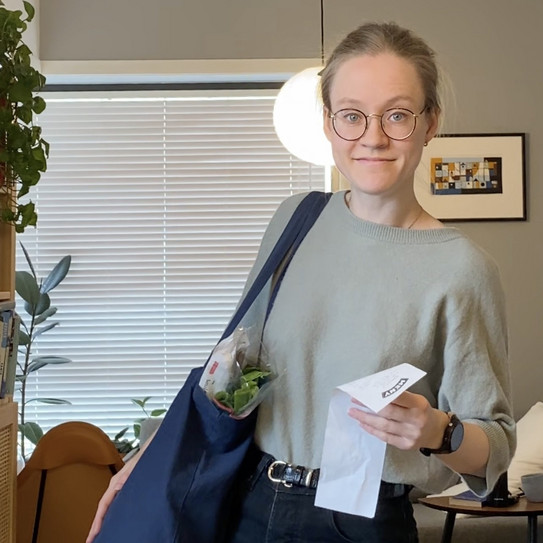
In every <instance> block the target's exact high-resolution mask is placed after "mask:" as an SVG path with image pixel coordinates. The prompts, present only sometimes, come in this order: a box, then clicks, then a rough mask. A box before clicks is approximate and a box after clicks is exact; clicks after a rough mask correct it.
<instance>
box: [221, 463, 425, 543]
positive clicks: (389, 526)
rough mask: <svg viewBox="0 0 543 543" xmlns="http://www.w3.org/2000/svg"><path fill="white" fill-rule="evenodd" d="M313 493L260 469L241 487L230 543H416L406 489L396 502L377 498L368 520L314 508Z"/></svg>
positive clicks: (383, 497)
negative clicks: (272, 476)
mask: <svg viewBox="0 0 543 543" xmlns="http://www.w3.org/2000/svg"><path fill="white" fill-rule="evenodd" d="M315 492H316V491H315V490H312V489H309V488H305V487H297V486H292V487H290V488H287V487H285V486H284V485H283V484H281V483H274V482H272V481H270V480H269V479H268V475H267V469H266V466H265V465H262V462H261V463H260V465H258V466H257V467H256V468H255V470H254V471H253V472H252V473H251V474H250V475H248V476H246V477H245V478H244V479H243V480H242V481H241V484H240V487H239V495H238V496H237V500H238V507H236V508H234V509H237V510H238V513H237V515H236V518H233V519H232V524H231V527H230V528H231V531H230V536H229V539H228V541H229V542H230V543H287V542H288V543H302V542H307V543H334V542H337V543H345V542H352V543H353V542H354V543H417V542H418V536H417V526H416V523H415V519H414V517H413V507H412V505H411V502H410V501H409V489H408V488H406V492H405V493H404V494H403V495H401V496H397V497H386V496H384V493H383V492H381V495H380V497H379V501H378V504H377V511H376V514H375V517H374V518H372V519H369V518H365V517H360V516H355V515H349V514H346V513H338V512H336V511H331V510H329V509H323V508H320V507H316V506H315V505H314V501H315Z"/></svg>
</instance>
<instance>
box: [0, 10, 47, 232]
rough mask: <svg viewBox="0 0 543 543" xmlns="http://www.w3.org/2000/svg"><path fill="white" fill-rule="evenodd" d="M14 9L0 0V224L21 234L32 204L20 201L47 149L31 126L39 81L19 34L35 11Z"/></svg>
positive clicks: (38, 104)
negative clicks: (11, 227)
mask: <svg viewBox="0 0 543 543" xmlns="http://www.w3.org/2000/svg"><path fill="white" fill-rule="evenodd" d="M23 5H24V9H25V12H26V13H25V15H23V12H22V11H20V10H9V9H7V8H6V7H4V3H3V2H2V0H0V67H1V70H0V221H2V222H5V223H9V224H12V225H14V226H15V231H16V232H17V233H21V232H23V231H24V229H25V228H26V227H27V226H35V225H36V221H37V218H38V216H37V213H36V210H35V206H34V203H33V202H32V201H26V202H25V203H23V202H22V201H21V198H23V197H24V196H25V195H27V194H28V192H29V189H30V187H32V186H34V185H36V184H37V183H38V181H39V180H40V177H41V174H42V173H43V172H45V170H46V168H47V157H48V155H49V145H48V143H47V142H46V141H45V140H44V139H43V138H42V136H41V128H40V127H39V126H38V125H37V124H35V122H34V115H37V114H39V113H41V112H42V111H43V110H44V109H45V101H44V99H43V98H41V97H40V96H37V95H36V92H38V91H39V90H41V89H42V88H43V86H44V84H45V77H44V76H43V75H42V74H41V73H40V72H39V71H38V70H36V69H35V68H34V67H33V66H32V64H31V55H32V52H31V51H30V49H29V48H28V46H27V45H26V44H25V42H24V41H23V33H24V31H25V30H26V28H27V25H28V23H29V22H30V21H32V19H33V18H34V14H35V10H34V8H33V6H32V5H31V4H30V3H29V2H23Z"/></svg>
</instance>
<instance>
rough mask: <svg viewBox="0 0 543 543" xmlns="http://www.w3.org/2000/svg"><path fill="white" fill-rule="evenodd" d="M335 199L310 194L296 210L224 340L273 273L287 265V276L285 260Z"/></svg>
mask: <svg viewBox="0 0 543 543" xmlns="http://www.w3.org/2000/svg"><path fill="white" fill-rule="evenodd" d="M331 196H332V193H331V192H326V193H325V192H318V191H313V192H310V193H309V194H308V195H307V196H306V197H305V198H304V199H303V200H302V201H301V202H300V203H299V204H298V207H297V208H296V210H295V211H294V213H293V215H292V217H291V218H290V220H289V222H288V224H287V225H286V227H285V229H284V230H283V232H282V234H281V236H280V237H279V239H278V240H277V243H276V244H275V247H274V248H273V250H272V252H271V253H270V255H269V256H268V259H267V260H266V262H265V263H264V265H263V266H262V269H261V270H260V273H259V274H258V275H257V277H256V279H255V280H254V282H253V284H252V285H251V288H250V289H249V291H248V292H247V295H246V296H245V298H244V299H243V301H242V302H241V304H240V305H239V307H238V309H237V311H236V312H235V314H234V316H233V317H232V320H231V321H230V323H229V324H228V326H227V327H226V330H225V331H224V334H223V336H222V338H221V339H224V338H226V337H228V336H230V335H231V334H232V333H233V332H234V330H235V329H236V328H237V326H238V325H239V323H240V322H241V319H242V318H243V317H244V315H245V313H247V311H248V310H249V308H250V307H251V305H252V304H253V302H254V301H255V299H256V297H257V296H258V295H259V293H260V291H261V290H262V289H263V288H264V286H265V285H266V283H267V282H268V281H269V279H270V278H271V277H272V275H273V273H274V272H275V270H277V268H278V267H279V265H280V264H281V263H284V264H285V265H284V266H283V274H284V272H285V271H286V268H287V265H288V263H287V262H285V258H287V256H288V261H289V262H290V260H291V259H292V257H293V256H294V253H295V252H296V250H297V249H298V247H299V246H300V243H302V240H303V239H304V237H305V236H306V234H307V233H308V232H309V230H310V229H311V227H312V226H313V224H314V223H315V221H316V220H317V219H318V217H319V215H320V214H321V211H322V210H323V209H324V207H325V206H326V204H327V203H328V201H329V200H330V197H331ZM281 279H282V277H281V278H280V279H279V280H278V281H277V283H276V285H275V288H274V291H273V293H272V298H271V300H270V303H269V304H268V313H269V311H270V309H271V307H272V304H273V300H274V299H275V295H276V294H277V291H278V289H279V284H280V282H281Z"/></svg>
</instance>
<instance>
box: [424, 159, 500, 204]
mask: <svg viewBox="0 0 543 543" xmlns="http://www.w3.org/2000/svg"><path fill="white" fill-rule="evenodd" d="M430 183H431V189H432V194H434V195H436V196H437V195H448V194H494V193H499V194H501V193H502V192H503V191H502V159H501V157H483V158H467V157H464V158H443V157H434V158H432V161H431V173H430Z"/></svg>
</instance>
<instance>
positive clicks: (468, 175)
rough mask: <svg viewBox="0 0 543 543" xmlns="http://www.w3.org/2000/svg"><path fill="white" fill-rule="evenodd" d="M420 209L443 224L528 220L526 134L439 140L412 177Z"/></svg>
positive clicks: (454, 136)
mask: <svg viewBox="0 0 543 543" xmlns="http://www.w3.org/2000/svg"><path fill="white" fill-rule="evenodd" d="M415 194H416V196H417V199H418V201H419V203H420V204H421V205H422V207H423V208H424V209H425V210H426V211H428V213H430V215H433V216H434V217H436V218H437V219H439V220H441V221H443V222H447V221H496V220H500V221H525V220H526V134H525V133H503V134H442V135H439V136H436V137H435V138H433V139H432V140H431V141H430V142H429V143H428V146H426V147H424V150H423V153H422V158H421V161H420V164H419V166H418V168H417V171H416V174H415Z"/></svg>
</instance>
